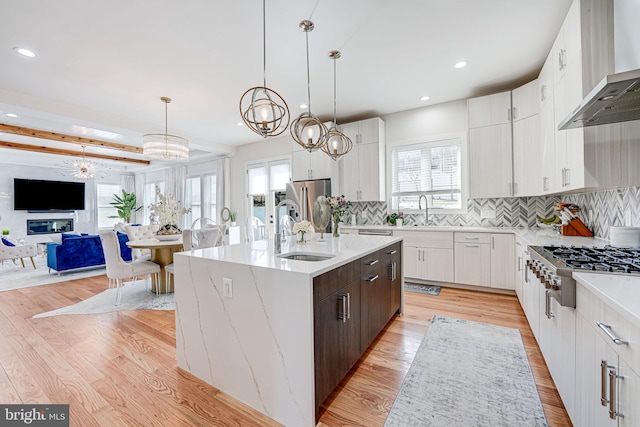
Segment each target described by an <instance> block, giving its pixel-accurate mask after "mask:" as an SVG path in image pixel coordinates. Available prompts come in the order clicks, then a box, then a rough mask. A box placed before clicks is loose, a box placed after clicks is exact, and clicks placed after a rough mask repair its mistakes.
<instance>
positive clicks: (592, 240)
mask: <svg viewBox="0 0 640 427" xmlns="http://www.w3.org/2000/svg"><path fill="white" fill-rule="evenodd" d="M340 228H341V229H347V230H353V229H356V230H391V231H454V232H455V231H460V232H474V233H513V234H515V235H517V236H518V237H520V238H522V239H523V240H524V241H525V242H526V243H527V246H549V245H555V246H560V245H564V246H604V245H607V244H609V241H608V240H605V239H601V238H598V237H581V236H563V235H561V234H559V233H558V232H557V231H555V230H554V229H549V228H538V227H535V228H515V227H463V226H429V227H424V226H417V227H415V226H411V225H407V226H402V227H397V226H390V225H374V224H368V225H365V224H362V225H355V226H354V225H341V226H340Z"/></svg>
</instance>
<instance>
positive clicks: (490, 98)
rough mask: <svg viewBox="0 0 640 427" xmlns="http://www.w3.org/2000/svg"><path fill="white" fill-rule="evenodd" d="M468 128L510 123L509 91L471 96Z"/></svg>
mask: <svg viewBox="0 0 640 427" xmlns="http://www.w3.org/2000/svg"><path fill="white" fill-rule="evenodd" d="M467 105H468V108H469V129H475V128H480V127H485V126H491V125H501V124H510V123H511V92H502V93H496V94H495V95H487V96H481V97H478V98H471V99H470V100H469V102H468V104H467Z"/></svg>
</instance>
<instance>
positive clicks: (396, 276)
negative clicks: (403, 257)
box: [391, 262, 398, 280]
mask: <svg viewBox="0 0 640 427" xmlns="http://www.w3.org/2000/svg"><path fill="white" fill-rule="evenodd" d="M391 265H393V278H392V279H391V280H396V279H397V278H398V264H397V263H395V262H394V263H393V264H391Z"/></svg>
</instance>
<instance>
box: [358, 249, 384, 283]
mask: <svg viewBox="0 0 640 427" xmlns="http://www.w3.org/2000/svg"><path fill="white" fill-rule="evenodd" d="M382 255H383V254H382V253H380V251H378V252H374V253H372V254H369V255H367V256H365V257H363V258H361V259H360V276H362V277H363V278H366V277H368V276H379V275H380V272H381V271H382V270H381V267H382Z"/></svg>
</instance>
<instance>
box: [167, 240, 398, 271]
mask: <svg viewBox="0 0 640 427" xmlns="http://www.w3.org/2000/svg"><path fill="white" fill-rule="evenodd" d="M318 237H319V234H315V235H314V236H312V241H311V242H309V243H307V244H304V245H298V244H297V243H296V242H295V236H292V237H291V238H289V239H288V241H287V242H283V244H282V251H281V253H280V254H278V255H285V254H287V253H292V252H304V253H307V254H319V255H334V256H333V257H332V258H330V259H328V260H325V261H297V260H288V259H284V258H281V257H278V255H276V254H274V250H273V241H272V240H260V241H256V242H253V243H252V244H249V243H241V244H239V245H231V246H221V247H215V248H206V249H197V250H194V251H189V252H180V253H179V255H187V256H191V257H198V258H209V259H214V260H218V261H224V262H229V263H233V264H242V265H247V266H252V267H261V268H267V269H272V270H279V271H292V272H296V273H303V274H308V275H309V276H310V277H316V276H319V275H320V274H323V273H326V272H327V271H330V270H333V269H335V268H336V267H340V266H341V265H345V264H347V263H349V262H351V261H354V260H356V259H358V258H361V257H363V256H365V255H367V254H370V253H372V252H375V251H377V250H379V249H382V248H384V247H386V246H389V245H390V244H392V243H395V242H399V241H401V240H402V238H401V237H388V236H358V235H351V234H343V235H341V236H340V237H338V238H333V237H332V236H331V235H330V234H325V239H326V242H318V241H317V239H318ZM176 255H178V254H176Z"/></svg>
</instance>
